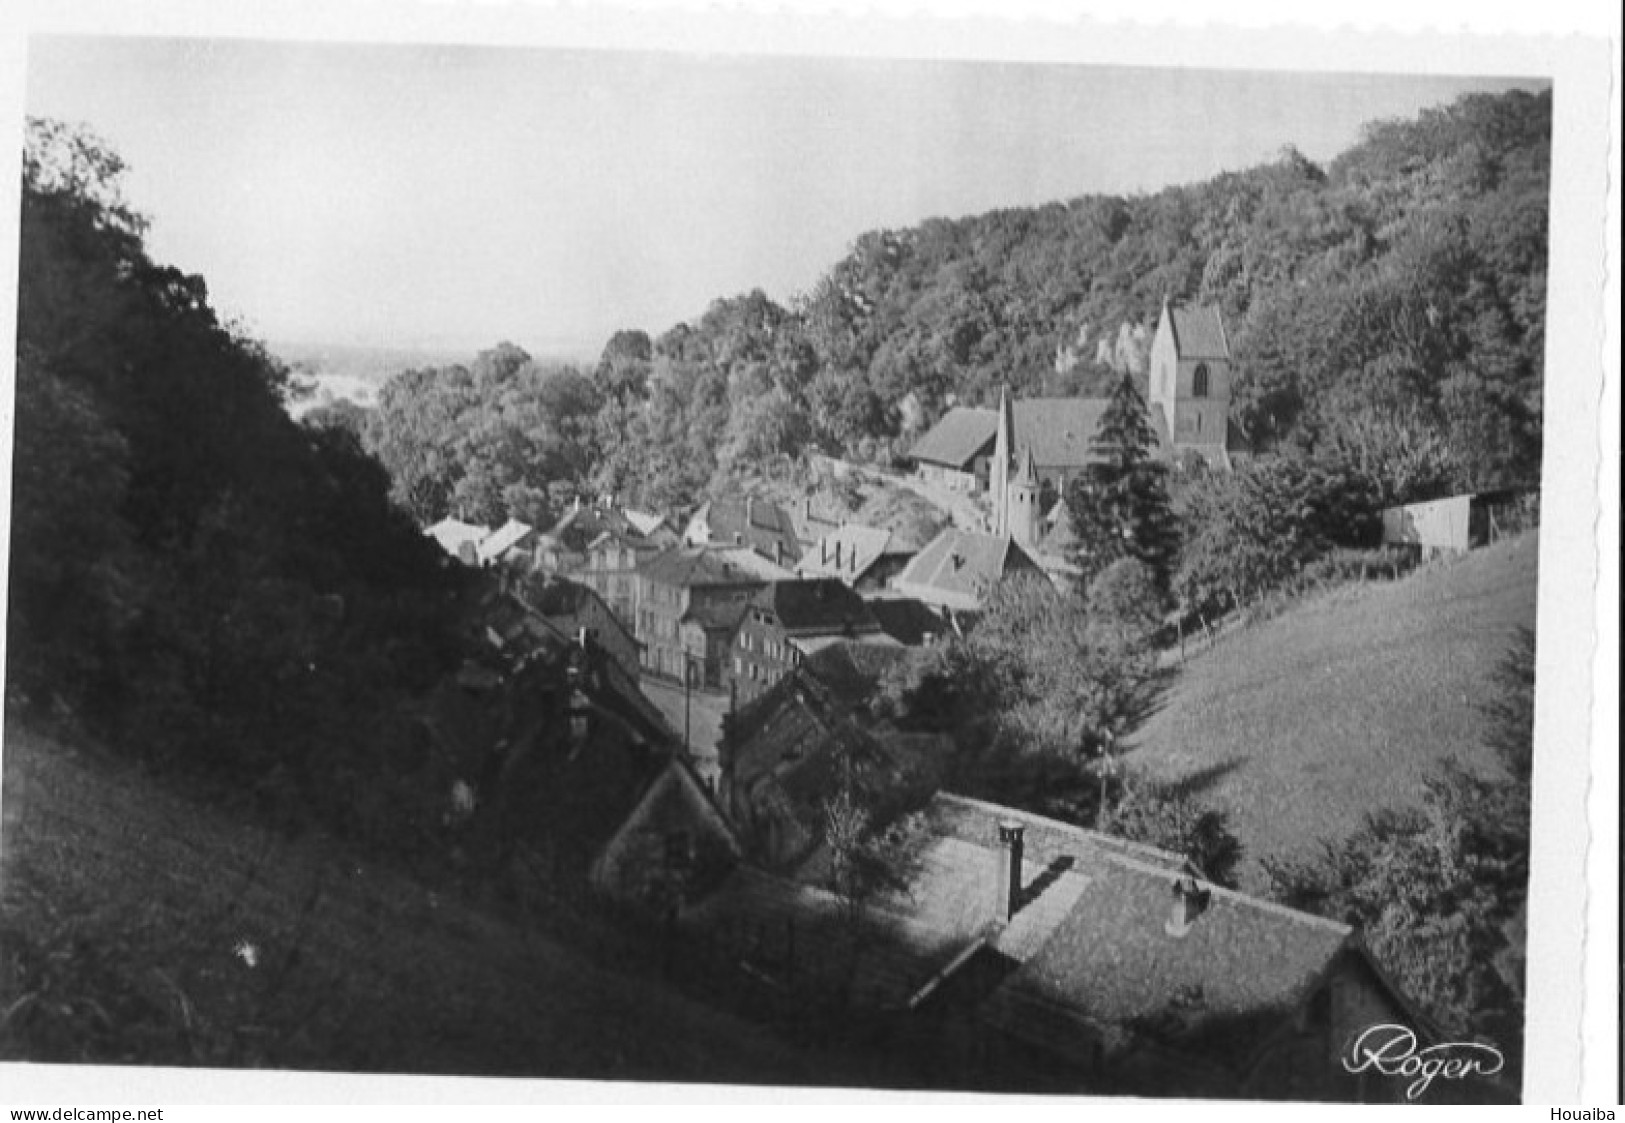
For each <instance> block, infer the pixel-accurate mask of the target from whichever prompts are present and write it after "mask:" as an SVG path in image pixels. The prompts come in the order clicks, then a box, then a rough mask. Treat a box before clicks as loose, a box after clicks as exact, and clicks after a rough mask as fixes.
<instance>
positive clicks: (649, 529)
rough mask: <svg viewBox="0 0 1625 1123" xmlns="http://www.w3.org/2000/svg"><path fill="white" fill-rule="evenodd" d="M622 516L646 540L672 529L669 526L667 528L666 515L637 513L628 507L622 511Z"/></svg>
mask: <svg viewBox="0 0 1625 1123" xmlns="http://www.w3.org/2000/svg"><path fill="white" fill-rule="evenodd" d="M621 514H622V515H623V516H624V517H625V518H626V521H627V522H629V523H631V524H632V526H633V527H634V528H635V529H636V530H637V532H638V533H639V534H641V535H643V536H644V537H645V538H648V537H650V536H651V535H654V534H655V533H657V532H659V531H660V530H662V529H664V530H670V529H671V528H670V527H669V526H667V524H666V516H664V515H659V514H655V513H653V512H650V511H636V510H633V509H632V508H631V507H627V508H625V509H624V510H622V511H621Z"/></svg>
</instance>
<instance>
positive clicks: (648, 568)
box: [638, 546, 774, 588]
mask: <svg viewBox="0 0 1625 1123" xmlns="http://www.w3.org/2000/svg"><path fill="white" fill-rule="evenodd" d="M740 560H741V559H740V558H738V557H737V556H734V555H733V554H732V552H731V551H722V550H712V549H709V548H707V547H705V546H672V547H670V548H668V549H666V550H662V551H661V552H660V553H658V554H656V555H655V556H654V557H652V558H648V559H646V560H645V561H643V562H642V563H641V564H639V566H638V573H639V574H640V575H641V576H644V577H646V578H648V579H649V580H650V581H655V582H658V583H660V584H662V585H674V586H677V587H679V588H693V587H696V586H704V585H757V584H766V583H767V582H768V581H770V580H773V579H774V578H772V577H764V576H762V574H761V573H760V571H759V569H758V568H757V567H756V566H754V565H752V566H751V567H750V568H749V569H746V568H743V567H742V566H741V565H740Z"/></svg>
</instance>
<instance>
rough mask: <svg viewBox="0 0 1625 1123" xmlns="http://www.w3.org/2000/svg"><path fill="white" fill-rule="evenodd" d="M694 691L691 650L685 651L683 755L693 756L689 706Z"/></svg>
mask: <svg viewBox="0 0 1625 1123" xmlns="http://www.w3.org/2000/svg"><path fill="white" fill-rule="evenodd" d="M693 693H694V656H693V654H692V653H691V652H688V651H685V652H683V755H684V756H691V755H693V754H692V751H691V750H690V748H689V708H690V697H691V696H692V694H693Z"/></svg>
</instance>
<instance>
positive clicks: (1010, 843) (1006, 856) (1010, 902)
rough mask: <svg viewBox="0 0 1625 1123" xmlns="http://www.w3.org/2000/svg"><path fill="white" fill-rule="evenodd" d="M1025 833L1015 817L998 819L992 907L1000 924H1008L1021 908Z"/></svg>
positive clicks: (1024, 829)
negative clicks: (996, 878)
mask: <svg viewBox="0 0 1625 1123" xmlns="http://www.w3.org/2000/svg"><path fill="white" fill-rule="evenodd" d="M1025 834H1026V828H1025V827H1024V826H1023V825H1022V824H1021V823H1020V822H1018V821H1016V820H1015V819H1003V820H1000V822H999V847H1000V851H999V853H998V854H997V855H996V857H997V858H998V887H999V895H998V897H997V898H996V899H995V901H994V907H995V908H996V909H997V910H998V911H997V912H996V913H995V914H994V915H995V916H997V917H998V921H999V923H1000V924H1008V923H1009V922H1010V921H1011V920H1013V919H1015V915H1016V913H1017V911H1019V910H1020V908H1021V856H1022V851H1023V850H1024V849H1025V847H1026V843H1025V840H1024V836H1025Z"/></svg>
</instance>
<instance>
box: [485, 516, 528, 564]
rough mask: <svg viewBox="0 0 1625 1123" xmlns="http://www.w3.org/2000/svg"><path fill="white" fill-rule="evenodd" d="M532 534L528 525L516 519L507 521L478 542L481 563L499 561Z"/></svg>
mask: <svg viewBox="0 0 1625 1123" xmlns="http://www.w3.org/2000/svg"><path fill="white" fill-rule="evenodd" d="M532 533H534V531H533V529H532V528H531V527H530V525H529V524H527V523H522V522H520V521H519V520H518V519H509V520H508V521H507V522H505V523H503V524H502V526H501V527H500V528H498V529H497V530H494V531H492V532H491V534H490V536H489V537H487V538H485V539H484V540H482V541H481V542H480V546H479V559H480V561H481V563H484V562H491V561H498V560H500V559H501V558H502V556H503V555H504V554H506V553H507V552H508V551H509V550H511V549H513V548H514V547H515V546H518V545H519V544H521V543H522V542H523V541H524V540H525V539H526V538H527V537H529V536H530V535H531V534H532Z"/></svg>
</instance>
